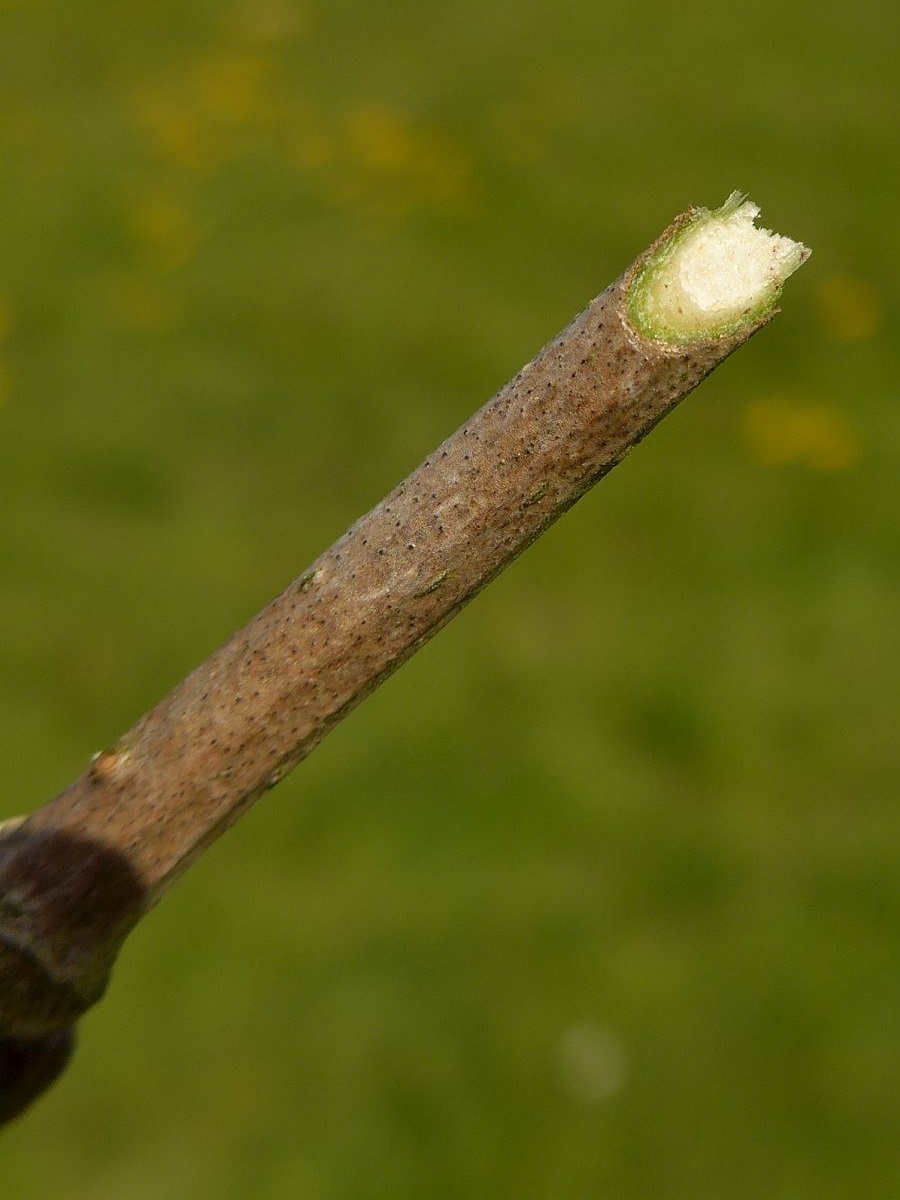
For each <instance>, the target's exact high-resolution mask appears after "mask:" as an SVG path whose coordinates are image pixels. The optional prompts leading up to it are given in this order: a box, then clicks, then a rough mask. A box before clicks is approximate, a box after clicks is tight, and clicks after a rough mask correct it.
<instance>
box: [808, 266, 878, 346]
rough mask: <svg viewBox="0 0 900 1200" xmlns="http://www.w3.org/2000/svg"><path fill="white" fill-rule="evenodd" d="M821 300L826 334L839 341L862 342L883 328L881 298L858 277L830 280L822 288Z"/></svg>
mask: <svg viewBox="0 0 900 1200" xmlns="http://www.w3.org/2000/svg"><path fill="white" fill-rule="evenodd" d="M817 299H818V304H819V315H820V317H821V319H822V324H823V325H824V326H825V332H826V333H827V334H828V335H829V337H833V338H835V340H837V341H840V342H854V341H862V340H863V339H864V338H869V337H872V335H873V334H875V333H877V331H878V327H879V326H880V325H881V319H882V317H881V302H880V301H879V299H878V294H877V292H876V291H875V289H874V288H873V287H872V285H871V284H870V283H867V282H866V280H865V279H860V278H859V277H858V276H855V275H831V276H829V277H828V278H827V279H826V280H825V281H824V282H823V283H822V284H821V285H820V287H819V293H818V297H817Z"/></svg>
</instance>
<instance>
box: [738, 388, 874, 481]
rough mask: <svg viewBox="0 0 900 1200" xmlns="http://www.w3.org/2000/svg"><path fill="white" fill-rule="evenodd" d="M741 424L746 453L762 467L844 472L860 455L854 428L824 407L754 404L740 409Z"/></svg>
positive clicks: (771, 402) (784, 402) (770, 402)
mask: <svg viewBox="0 0 900 1200" xmlns="http://www.w3.org/2000/svg"><path fill="white" fill-rule="evenodd" d="M742 425H743V435H744V442H745V444H746V447H747V450H748V453H749V454H750V457H751V458H753V459H754V461H756V462H758V463H760V464H761V465H762V466H766V467H781V466H788V465H790V464H797V465H799V466H803V467H807V468H808V469H809V470H811V471H826V472H831V471H849V470H850V469H851V468H853V467H855V466H856V464H857V463H858V462H859V460H860V457H861V456H862V446H861V443H860V438H859V435H858V434H857V432H856V430H855V429H854V427H853V426H852V425H851V423H850V422H849V421H848V420H847V418H846V417H845V416H844V415H843V414H842V413H840V412H838V411H837V409H835V408H832V407H830V406H829V405H825V404H810V403H798V402H795V401H790V400H777V399H775V400H758V401H756V402H755V403H753V404H749V405H748V406H747V408H746V409H745V410H744V414H743V420H742Z"/></svg>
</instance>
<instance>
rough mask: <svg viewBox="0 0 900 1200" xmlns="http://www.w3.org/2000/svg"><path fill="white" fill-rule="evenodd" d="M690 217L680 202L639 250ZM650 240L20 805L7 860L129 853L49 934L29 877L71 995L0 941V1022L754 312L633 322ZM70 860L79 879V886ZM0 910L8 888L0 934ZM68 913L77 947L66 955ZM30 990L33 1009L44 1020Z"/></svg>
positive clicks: (539, 521) (69, 968) (23, 936)
mask: <svg viewBox="0 0 900 1200" xmlns="http://www.w3.org/2000/svg"><path fill="white" fill-rule="evenodd" d="M689 217H690V214H685V216H684V217H682V218H679V220H678V221H677V222H676V223H675V225H673V226H672V227H671V228H670V229H669V230H667V231H666V233H665V234H663V236H662V238H660V239H659V241H658V242H657V243H656V244H655V246H654V247H651V250H650V251H648V252H647V254H650V253H652V252H653V251H654V250H655V249H657V248H658V246H659V245H660V244H662V243H663V242H664V241H665V240H667V239H668V238H669V237H671V235H672V234H673V233H674V232H675V231H676V230H677V229H679V228H680V227H681V226H682V224H683V223H684V222H685V221H686V220H687V219H689ZM645 258H646V255H644V256H642V258H641V259H640V260H638V262H637V263H635V265H634V266H633V267H632V268H631V269H630V270H629V271H628V272H627V273H626V274H625V275H624V276H623V277H622V279H620V280H619V281H617V282H616V283H615V284H613V285H612V286H611V287H610V288H609V289H608V290H607V291H606V292H604V293H603V294H602V295H601V296H599V297H598V298H597V299H595V300H594V301H592V303H591V304H590V305H588V307H587V308H586V309H585V310H584V312H582V313H581V314H580V315H579V316H578V317H576V318H575V320H574V321H573V322H572V324H571V325H570V326H569V327H568V328H567V329H566V330H564V331H563V333H561V334H560V335H559V336H558V337H557V338H556V339H555V340H554V341H553V342H551V343H550V344H549V345H548V346H546V347H545V348H544V350H542V351H541V353H540V354H539V355H538V356H537V358H535V359H534V360H533V362H530V363H529V364H528V365H527V366H525V367H524V368H523V369H522V370H521V371H520V372H519V374H518V375H517V376H516V377H515V379H513V380H512V381H511V382H510V383H509V384H507V385H506V387H504V388H503V389H502V391H500V392H499V393H498V395H497V396H495V397H494V399H493V400H491V401H490V402H489V403H488V404H487V405H486V406H485V407H484V408H482V409H481V411H480V412H478V413H476V414H475V416H473V417H472V418H471V420H469V421H467V422H466V424H465V425H464V426H463V427H462V428H461V429H460V430H459V431H458V432H457V433H455V434H454V435H453V436H452V437H451V438H449V439H448V440H447V441H446V442H444V444H443V445H442V446H439V447H438V449H437V450H435V452H434V453H433V454H432V455H430V457H429V458H427V459H426V460H425V462H424V463H423V464H422V465H421V466H420V467H419V468H418V469H417V470H416V471H414V472H413V473H412V474H411V475H410V476H409V478H408V479H406V480H405V481H404V482H403V483H401V484H400V485H399V486H398V487H397V488H396V489H395V490H394V491H393V492H391V494H390V495H389V496H387V497H386V498H385V499H384V500H383V501H382V502H381V503H380V504H379V505H378V506H377V507H376V508H374V509H373V510H372V511H371V512H370V513H368V514H367V515H366V516H364V517H363V518H362V519H361V520H359V521H358V522H357V523H356V524H355V525H354V526H353V527H352V528H351V529H350V530H349V531H348V532H347V533H346V534H345V535H344V536H343V537H342V538H341V539H340V541H338V542H337V543H335V545H334V546H332V547H331V549H329V550H326V552H325V553H324V554H323V555H322V556H321V557H320V558H319V559H317V561H316V562H314V563H313V564H312V566H311V567H310V568H309V569H308V570H307V571H305V572H304V573H303V575H301V576H300V578H299V579H298V580H297V581H296V582H295V583H293V584H292V585H291V586H290V587H289V588H288V589H287V590H286V591H285V592H284V593H283V595H281V596H279V597H278V598H277V599H276V600H274V601H273V602H272V603H271V604H270V605H269V606H268V607H267V608H265V609H264V610H263V611H262V612H261V613H260V614H259V615H258V616H257V617H255V618H254V619H253V620H252V621H251V622H250V624H249V625H247V626H246V628H244V629H243V630H241V631H240V632H239V633H237V634H235V636H234V637H233V638H232V639H231V640H230V641H229V642H228V643H227V644H226V645H225V646H223V647H222V649H221V650H219V651H218V652H217V653H215V654H214V655H213V656H212V657H211V658H210V659H208V660H207V661H206V662H205V663H204V664H203V665H202V666H200V667H199V668H198V669H197V670H196V671H194V672H193V673H192V674H191V675H189V676H188V677H187V679H185V680H184V681H183V682H182V683H181V684H180V685H179V686H178V687H177V688H175V690H174V691H173V692H172V693H171V694H170V695H169V696H167V697H166V698H165V699H164V700H163V701H162V702H161V703H160V704H159V705H158V706H157V707H156V708H154V709H153V710H152V711H151V712H149V713H148V714H147V715H146V716H145V717H144V718H143V719H142V720H141V721H139V722H138V724H137V725H136V726H135V727H134V728H133V729H132V730H131V731H130V732H129V733H127V734H125V736H124V737H122V738H121V739H120V741H119V742H117V743H116V744H115V745H114V746H112V747H111V748H110V749H109V750H107V751H106V752H105V753H103V754H101V755H100V756H99V757H98V758H97V759H96V760H95V761H94V762H93V763H92V764H91V766H90V767H89V769H88V770H87V771H86V772H85V773H84V775H82V776H81V777H80V778H79V779H77V780H76V781H75V782H74V783H73V784H72V785H71V786H70V787H69V788H68V789H67V790H66V791H65V792H63V793H62V794H61V795H60V796H58V797H57V798H56V799H55V800H53V801H51V802H50V803H49V804H47V805H45V806H44V807H43V808H42V809H40V810H39V811H38V812H37V813H35V814H34V815H33V816H32V817H31V818H30V819H29V820H28V822H27V823H26V825H25V826H24V829H23V830H22V835H21V838H20V840H19V841H18V842H17V847H18V848H17V850H16V853H12V856H11V858H10V857H9V856H7V867H6V870H7V876H8V872H9V871H14V870H15V864H16V856H17V854H21V855H26V856H27V855H28V854H31V855H32V856H34V855H35V853H36V850H35V847H39V846H41V845H43V848H44V851H45V852H46V850H47V844H46V843H42V842H41V841H40V840H36V839H42V838H45V837H46V836H47V835H49V834H53V835H54V836H57V837H60V838H62V839H64V843H60V844H59V845H62V844H65V846H66V848H67V849H71V846H72V845H78V846H81V847H82V851H83V853H85V855H86V856H87V857H90V854H91V853H94V852H96V849H97V848H98V847H99V848H102V853H103V854H104V855H107V856H108V857H109V862H108V863H107V864H106V865H109V863H112V864H113V865H114V866H115V867H116V868H118V867H119V866H120V865H122V864H124V865H125V871H124V873H122V874H121V876H120V875H115V871H113V874H114V875H115V878H116V880H117V881H118V882H117V886H118V887H120V888H121V889H122V891H121V902H119V903H111V906H110V912H109V914H106V913H105V912H104V911H103V907H102V905H100V906H99V907H98V904H97V902H96V901H97V893H96V891H94V893H93V899H91V895H92V893H91V888H90V886H88V885H89V884H90V879H91V876H90V873H89V872H88V873H87V874H85V873H83V872H82V873H81V875H79V873H78V871H77V870H76V871H75V879H76V883H75V884H73V887H72V888H70V890H69V892H68V893H67V903H68V905H69V907H70V908H71V909H73V910H74V911H75V912H76V913H77V912H78V910H79V908H80V909H81V912H82V916H83V918H84V919H83V920H80V921H79V920H77V919H73V917H72V914H71V913H69V914H68V916H67V917H66V919H65V920H64V921H63V922H62V924H61V926H60V927H59V929H58V930H57V933H56V934H55V935H54V933H53V930H52V924H53V922H52V920H50V919H49V917H47V914H44V915H41V904H42V901H41V891H40V888H39V887H37V886H30V890H28V899H27V903H28V905H31V906H32V908H33V909H34V910H35V912H36V913H37V916H35V915H34V913H33V914H32V916H31V917H30V918H22V917H21V916H19V917H18V918H17V920H18V921H19V928H20V935H19V937H18V940H17V941H16V951H17V952H18V953H23V954H26V955H28V956H30V957H31V958H32V959H34V960H35V961H37V962H39V963H40V964H41V968H42V970H43V971H44V972H45V974H46V980H47V983H46V988H47V996H46V1000H45V1004H44V1007H45V1008H46V1006H47V1005H49V1006H50V1010H51V1011H52V1012H56V1009H54V1007H53V1006H54V1004H59V1003H62V1001H61V1000H60V998H59V996H58V995H57V993H56V992H54V991H53V989H54V988H57V989H59V988H62V989H63V991H64V992H66V989H68V990H69V991H73V992H74V997H75V998H74V1000H73V1001H72V1005H73V1007H72V1010H71V1011H69V1010H65V1005H64V1004H63V1010H65V1011H62V1010H61V1012H60V1015H59V1019H58V1020H56V1021H53V1020H49V1021H48V1019H47V1018H46V1013H44V1012H43V1009H42V1002H41V1001H40V1000H38V999H36V998H35V997H34V996H33V995H31V994H30V992H29V990H28V989H27V988H26V989H24V991H23V989H19V990H18V991H17V990H16V988H15V987H14V986H13V985H12V983H11V982H10V980H9V979H5V978H4V977H3V967H2V958H0V1001H2V997H3V995H4V989H5V994H6V995H7V998H8V1000H9V1003H7V1004H6V1006H5V1008H4V1005H3V1003H2V1002H0V1014H3V1013H4V1011H5V1012H6V1022H7V1029H6V1032H8V1033H9V1032H12V1033H17V1032H21V1031H22V1030H24V1031H25V1032H26V1033H28V1034H30V1033H31V1032H32V1031H33V1028H34V1027H37V1028H38V1029H46V1028H50V1029H51V1031H55V1030H58V1029H59V1028H61V1027H62V1026H64V1025H65V1024H66V1022H67V1021H68V1020H69V1019H70V1018H71V1016H72V1015H76V1014H77V1010H78V1009H79V1008H80V1007H82V1004H81V1002H82V1000H89V999H90V998H96V996H97V995H99V993H100V991H102V981H103V980H105V973H106V972H107V971H108V966H109V964H110V963H111V961H112V958H113V957H114V954H115V950H116V948H117V947H118V945H119V943H120V941H121V940H122V938H123V937H124V935H125V934H126V933H127V931H128V929H129V928H130V927H131V925H132V924H133V923H134V920H135V919H136V907H135V906H136V905H137V907H138V908H139V909H140V911H145V910H146V909H147V908H149V907H150V906H151V905H152V904H153V902H154V901H155V900H156V899H157V898H158V897H159V896H160V895H161V894H162V892H164V891H165V889H166V888H167V887H168V886H169V885H170V884H171V882H172V881H173V880H174V879H175V878H176V877H177V876H178V875H179V874H180V873H181V872H182V871H184V870H185V868H186V867H187V866H189V865H190V863H191V862H192V861H193V860H194V859H195V858H196V857H197V856H198V855H199V854H200V853H201V851H202V850H203V849H204V848H205V847H206V846H207V845H209V844H210V842H212V841H213V840H214V839H215V838H216V837H218V835H219V834H220V833H222V832H223V831H224V830H225V829H226V828H227V827H228V826H229V825H231V824H232V823H233V822H234V821H235V820H236V819H237V818H238V817H239V816H240V815H241V813H243V812H244V811H245V810H246V809H247V808H248V807H249V806H250V805H251V804H252V803H253V801H254V800H255V799H256V798H257V797H258V796H259V795H260V794H261V793H262V792H264V791H266V790H267V789H268V788H271V787H272V786H274V784H276V783H277V782H278V780H279V779H281V778H282V777H283V776H284V775H285V774H286V773H287V772H288V771H290V770H291V769H292V768H293V767H294V766H296V764H297V763H298V762H299V761H300V760H301V759H302V758H303V757H304V756H305V755H307V754H308V753H309V752H310V751H311V750H312V749H313V748H314V747H315V746H316V745H317V744H318V742H319V741H321V739H322V738H323V737H324V736H325V734H326V733H328V731H329V730H330V729H331V728H332V727H333V726H334V725H335V724H336V723H337V722H338V721H339V720H341V718H342V717H344V716H345V715H346V714H347V713H348V712H349V711H350V710H351V709H352V708H354V707H355V706H356V705H357V704H359V703H360V701H361V700H363V699H364V698H365V697H366V696H367V695H368V694H369V693H370V692H371V691H373V689H374V688H375V687H377V685H378V684H379V683H380V682H381V680H383V679H384V678H385V677H386V676H387V675H389V674H390V673H391V672H392V671H394V670H395V669H396V668H397V667H398V666H399V665H400V664H401V663H402V662H404V660H405V659H407V658H408V657H409V656H410V655H411V654H412V653H413V652H414V651H415V650H416V649H417V648H418V647H419V646H421V645H422V644H423V643H424V642H426V641H427V640H428V639H429V638H430V637H432V635H433V634H434V633H435V632H436V631H437V630H438V629H440V628H441V626H442V625H444V624H445V623H446V622H447V621H449V620H450V618H451V617H453V616H454V615H455V614H456V613H457V612H458V611H459V610H460V609H461V608H462V607H463V605H464V604H466V603H467V602H468V601H469V600H471V599H472V597H473V596H474V595H476V593H477V592H478V591H479V590H480V589H481V588H482V587H484V585H485V584H486V583H487V582H488V581H489V580H490V579H491V578H493V576H495V575H496V574H498V572H500V571H501V570H502V569H503V568H504V567H505V566H507V564H508V563H510V562H511V561H512V560H513V559H514V558H515V557H516V556H517V555H518V554H520V553H521V552H522V550H524V549H525V547H527V546H528V545H529V544H530V543H531V542H532V541H534V539H535V538H537V537H538V536H539V535H540V534H541V533H542V532H543V531H544V530H545V529H547V528H548V526H550V525H551V524H552V523H553V522H554V521H555V520H556V519H557V518H558V517H559V516H560V515H561V514H562V513H563V512H565V510H566V509H567V508H569V507H570V506H571V505H572V504H574V502H575V501H576V500H577V499H578V498H579V497H580V496H582V495H583V494H584V493H585V492H586V491H587V490H588V488H590V487H591V485H592V484H594V483H595V482H596V481H597V480H598V479H600V478H601V477H602V476H603V475H604V474H606V472H607V471H609V470H610V469H611V468H612V467H613V466H615V464H616V463H617V462H619V461H620V460H621V459H622V458H623V457H624V455H625V454H626V453H627V452H628V451H629V450H630V449H631V448H632V446H634V445H635V444H636V443H637V442H638V441H640V439H641V438H643V437H644V435H645V434H646V433H647V432H648V431H649V430H650V429H652V427H653V426H654V425H655V424H656V422H657V421H659V420H660V418H661V417H663V416H664V415H665V414H666V413H667V412H668V411H670V409H672V408H673V407H674V406H675V405H676V404H677V403H678V401H679V400H681V399H682V398H683V397H684V396H685V395H687V393H688V392H689V391H691V389H692V388H694V387H696V385H697V384H698V383H699V382H700V381H701V380H702V379H703V378H704V376H705V375H707V374H708V373H709V372H710V371H711V370H712V369H713V368H714V367H715V366H717V365H718V364H719V363H720V362H722V361H723V359H725V358H726V357H727V356H728V355H729V354H730V353H731V352H732V351H733V350H734V349H735V348H736V347H737V346H738V345H739V344H741V343H742V342H743V341H745V340H746V339H747V338H748V337H749V336H750V335H751V334H752V333H753V332H755V329H756V328H758V326H753V327H748V328H747V329H745V330H744V331H743V332H742V333H741V334H739V335H734V336H730V337H727V338H721V339H718V340H716V341H711V342H700V343H695V344H694V345H692V346H689V347H687V348H684V347H681V348H679V347H672V346H668V345H665V344H662V343H657V342H651V341H648V340H646V339H645V338H643V337H641V336H640V335H639V334H638V333H637V332H636V331H635V330H634V329H633V328H632V327H631V325H630V324H629V322H628V320H627V318H626V316H625V309H626V299H627V293H628V287H629V283H630V280H631V279H632V277H633V274H634V272H635V271H636V270H637V268H638V267H639V266H640V265H641V264H642V262H643V261H644V259H645ZM66 839H68V841H66ZM91 848H93V850H92V849H91ZM34 861H45V862H49V861H52V856H51V859H50V860H47V858H46V854H45V858H44V859H40V855H38V857H37V859H35V860H34ZM70 865H71V863H70ZM95 865H96V863H95ZM48 869H49V868H48ZM78 878H81V879H82V881H83V882H84V883H85V887H84V889H83V891H84V895H83V896H82V897H81V898H80V899H79V896H78V894H77V893H78V885H77V879H78ZM29 879H32V876H29ZM3 884H4V876H3V873H2V871H0V889H2V888H3ZM48 887H49V885H48ZM52 891H53V889H52V887H49V892H51V893H52ZM0 894H2V892H0ZM48 912H49V909H48ZM7 916H8V914H7ZM57 916H58V910H57ZM4 928H5V925H4V916H3V910H2V907H0V939H2V935H3V931H4ZM60 930H62V933H63V935H64V936H62V937H61V936H60ZM66 930H68V932H69V934H70V935H71V936H72V937H73V938H74V939H75V941H76V942H77V944H78V946H79V948H80V949H79V956H76V957H75V958H73V957H72V955H71V953H70V950H71V946H69V945H68V943H67V940H66V936H65V931H66ZM23 931H24V932H23ZM29 939H30V940H29ZM92 939H93V940H92ZM85 947H87V948H85ZM79 973H80V974H79ZM23 996H25V997H26V998H25V999H23V998H22V997H23ZM17 1005H18V1011H16V1006H17ZM23 1005H24V1006H25V1009H27V1008H28V1006H29V1005H30V1006H31V1008H32V1009H33V1010H34V1011H36V1012H37V1013H38V1017H37V1019H36V1020H34V1021H31V1020H30V1019H29V1013H28V1011H23ZM42 1013H43V1015H42ZM3 1032H4V1030H3V1028H2V1027H0V1034H2V1033H3Z"/></svg>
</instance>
